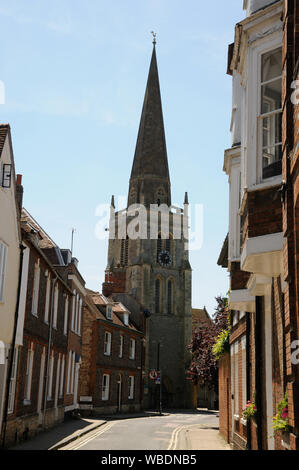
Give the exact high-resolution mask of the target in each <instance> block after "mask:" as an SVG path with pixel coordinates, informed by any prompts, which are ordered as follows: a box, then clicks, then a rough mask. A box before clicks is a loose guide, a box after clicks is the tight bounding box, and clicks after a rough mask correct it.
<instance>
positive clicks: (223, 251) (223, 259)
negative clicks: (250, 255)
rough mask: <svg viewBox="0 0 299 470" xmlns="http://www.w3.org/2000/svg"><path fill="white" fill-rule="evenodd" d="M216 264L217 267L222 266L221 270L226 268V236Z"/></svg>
mask: <svg viewBox="0 0 299 470" xmlns="http://www.w3.org/2000/svg"><path fill="white" fill-rule="evenodd" d="M217 264H218V265H219V266H222V267H223V268H227V267H228V234H227V235H226V237H225V240H224V242H223V244H222V248H221V252H220V255H219V258H218V261H217Z"/></svg>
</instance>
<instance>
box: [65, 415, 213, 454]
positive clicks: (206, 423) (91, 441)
mask: <svg viewBox="0 0 299 470" xmlns="http://www.w3.org/2000/svg"><path fill="white" fill-rule="evenodd" d="M199 427H200V428H201V430H202V428H204V429H207V431H208V430H210V432H212V433H214V434H213V435H214V436H215V439H218V437H217V436H218V415H217V414H216V413H215V412H208V411H201V412H195V411H190V412H186V411H181V412H180V411H178V412H167V413H165V414H164V415H163V416H159V415H157V416H149V417H142V418H133V419H121V420H111V421H108V422H107V424H105V425H103V426H101V427H100V428H98V429H97V430H95V431H94V432H91V433H89V434H87V435H85V436H82V438H80V439H77V440H76V441H74V442H72V443H70V444H68V445H67V446H65V447H63V448H61V450H178V449H181V450H188V449H190V448H192V446H191V447H190V443H189V444H188V439H187V434H186V431H187V432H188V430H193V434H194V433H195V430H196V429H197V428H199ZM191 434H192V433H190V435H191Z"/></svg>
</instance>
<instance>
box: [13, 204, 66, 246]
mask: <svg viewBox="0 0 299 470" xmlns="http://www.w3.org/2000/svg"><path fill="white" fill-rule="evenodd" d="M21 224H22V228H23V229H24V230H25V231H26V232H30V231H31V230H34V231H36V232H37V233H38V235H39V237H40V243H39V246H40V248H58V246H57V244H56V243H55V242H54V241H53V240H52V238H51V237H50V236H49V235H48V234H47V233H46V232H45V230H44V229H43V228H42V227H41V226H40V225H39V223H38V222H37V221H36V220H35V219H34V218H33V217H32V215H31V214H29V212H28V211H27V210H26V209H25V208H24V207H23V208H22V215H21Z"/></svg>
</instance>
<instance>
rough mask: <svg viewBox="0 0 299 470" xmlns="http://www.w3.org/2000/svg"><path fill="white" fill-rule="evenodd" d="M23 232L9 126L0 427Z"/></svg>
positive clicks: (2, 181) (0, 160)
mask: <svg viewBox="0 0 299 470" xmlns="http://www.w3.org/2000/svg"><path fill="white" fill-rule="evenodd" d="M19 246H20V229H19V213H18V203H17V191H16V175H15V168H14V157H13V150H12V142H11V134H10V126H9V125H8V124H1V125H0V426H1V427H2V419H3V406H4V401H5V388H6V387H5V384H6V377H7V370H8V356H9V351H10V346H11V342H12V338H13V330H14V323H15V322H14V320H15V311H16V301H17V291H18V275H19V262H20V249H19ZM0 429H1V428H0Z"/></svg>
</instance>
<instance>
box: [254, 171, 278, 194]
mask: <svg viewBox="0 0 299 470" xmlns="http://www.w3.org/2000/svg"><path fill="white" fill-rule="evenodd" d="M281 183H282V175H279V176H273V177H272V178H267V179H266V180H263V181H262V182H261V183H257V184H254V185H252V186H250V187H249V188H247V191H248V192H249V193H250V192H252V191H260V190H262V189H267V188H271V187H272V186H279V185H281Z"/></svg>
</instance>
